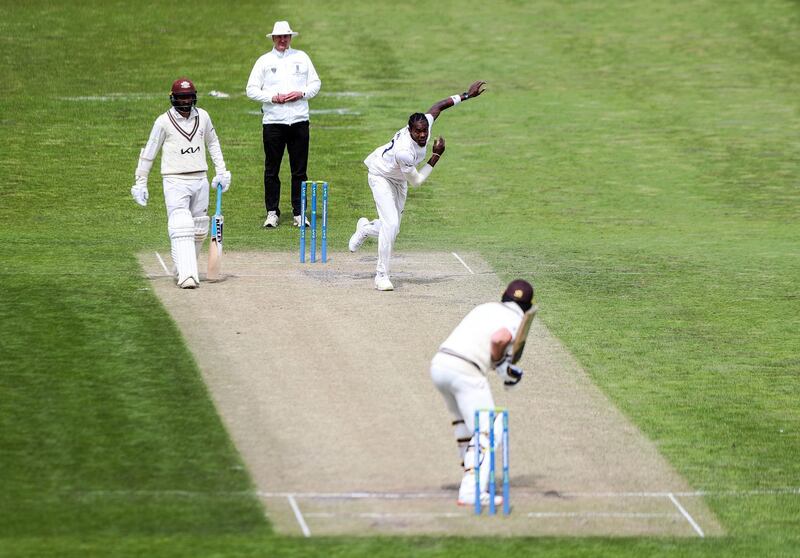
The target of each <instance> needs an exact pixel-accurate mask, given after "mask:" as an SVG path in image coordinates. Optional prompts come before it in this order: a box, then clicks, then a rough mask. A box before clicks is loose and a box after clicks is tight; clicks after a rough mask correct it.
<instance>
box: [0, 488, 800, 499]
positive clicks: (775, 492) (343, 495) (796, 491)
mask: <svg viewBox="0 0 800 558" xmlns="http://www.w3.org/2000/svg"><path fill="white" fill-rule="evenodd" d="M69 492H70V493H73V494H79V495H83V496H185V497H198V496H204V497H210V496H213V497H216V496H223V497H231V496H241V497H243V498H249V497H251V496H258V497H261V498H288V497H289V496H290V495H291V496H294V497H295V498H312V499H313V498H320V499H325V498H338V499H347V498H351V499H364V498H376V499H416V498H452V497H453V495H454V494H455V492H405V493H403V492H261V491H255V492H251V491H249V490H242V491H199V490H85V491H69ZM0 493H1V492H0ZM514 494H516V495H518V496H523V497H530V496H550V495H551V494H550V493H548V492H534V491H525V490H518V491H515V492H514ZM670 494H672V495H674V496H678V497H680V496H682V497H688V498H696V497H700V496H711V497H723V496H734V497H737V496H795V495H800V487H799V488H776V489H764V490H723V491H719V492H714V491H708V490H698V491H691V492H559V493H558V494H554V495H553V496H555V497H558V496H561V497H564V498H574V497H587V498H588V497H597V498H608V497H615V496H619V497H626V498H630V497H638V498H668V497H669V495H670Z"/></svg>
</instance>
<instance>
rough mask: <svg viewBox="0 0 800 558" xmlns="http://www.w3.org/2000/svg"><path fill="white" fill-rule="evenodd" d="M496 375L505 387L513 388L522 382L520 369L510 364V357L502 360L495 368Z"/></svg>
mask: <svg viewBox="0 0 800 558" xmlns="http://www.w3.org/2000/svg"><path fill="white" fill-rule="evenodd" d="M495 370H496V371H497V375H498V376H500V378H501V379H502V380H503V385H504V386H506V387H513V386H515V385H517V384H518V383H519V382H520V381H521V380H522V375H523V374H524V372H523V370H522V368H520V367H519V366H515V365H513V364H511V357H508V358H506V359H504V360H503V361H502V362H501V363H500V364H498V365H497V366H495Z"/></svg>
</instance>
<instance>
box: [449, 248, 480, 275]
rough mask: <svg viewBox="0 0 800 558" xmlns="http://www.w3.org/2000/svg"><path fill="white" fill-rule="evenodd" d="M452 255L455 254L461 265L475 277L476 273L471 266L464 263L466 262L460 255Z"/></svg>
mask: <svg viewBox="0 0 800 558" xmlns="http://www.w3.org/2000/svg"><path fill="white" fill-rule="evenodd" d="M451 254H453V255H454V256H455V257H456V259H457V260H458V261H460V262H461V265H463V266H464V267H466V268H467V271H469V272H470V273H471V274H472V275H475V272H474V271H472V270H471V269H470V268H469V266H468V265H467V264H466V263H465V262H464V260H462V259H461V257H460V256H459V255H458V254H456V253H455V252H451Z"/></svg>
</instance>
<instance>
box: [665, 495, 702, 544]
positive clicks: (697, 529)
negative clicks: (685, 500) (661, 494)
mask: <svg viewBox="0 0 800 558" xmlns="http://www.w3.org/2000/svg"><path fill="white" fill-rule="evenodd" d="M669 499H670V500H672V503H673V504H675V507H676V508H678V511H680V512H681V515H683V517H685V518H686V521H688V522H689V524H690V525H691V526H692V529H694V530H695V532H696V533H697V534H698V535H700V538H705V536H706V535H705V533H703V530H702V529H701V528H700V526H699V525H698V524H697V523H696V522H695V520H694V519H692V516H691V515H689V512H687V511H686V509H684V507H683V506H681V503H680V502H678V499H677V498H675V496H674V495H673V494H672V492H670V493H669Z"/></svg>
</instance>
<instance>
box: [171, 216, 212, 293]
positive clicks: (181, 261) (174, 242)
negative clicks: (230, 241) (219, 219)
mask: <svg viewBox="0 0 800 558" xmlns="http://www.w3.org/2000/svg"><path fill="white" fill-rule="evenodd" d="M206 219H208V218H207V217H206ZM206 225H207V224H206ZM167 228H168V229H169V239H170V244H171V248H172V261H173V262H175V267H176V268H177V270H178V286H179V287H181V288H193V287H197V286H198V285H199V284H200V275H199V273H198V272H197V254H196V253H195V246H194V240H195V221H194V218H192V214H191V212H190V211H189V210H188V209H176V210H175V211H173V212H172V213H171V214H170V216H169V220H168V223H167Z"/></svg>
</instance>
